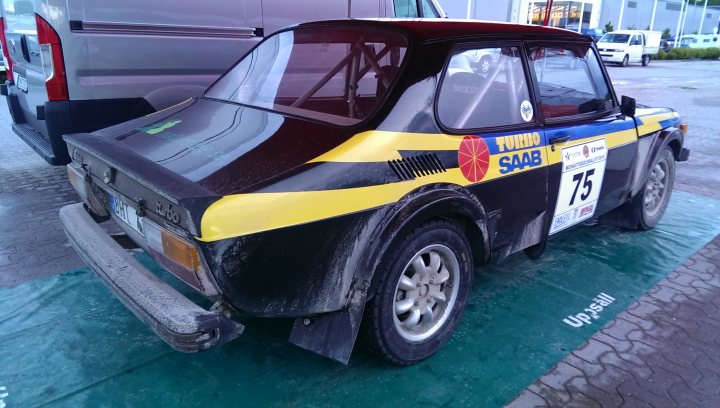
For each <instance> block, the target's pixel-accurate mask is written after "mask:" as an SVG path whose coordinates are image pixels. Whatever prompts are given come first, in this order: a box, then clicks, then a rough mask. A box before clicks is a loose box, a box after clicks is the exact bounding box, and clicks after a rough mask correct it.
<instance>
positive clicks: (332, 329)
mask: <svg viewBox="0 0 720 408" xmlns="http://www.w3.org/2000/svg"><path fill="white" fill-rule="evenodd" d="M366 298H367V295H366V293H365V292H361V291H355V294H354V295H353V298H352V299H351V301H350V304H349V305H348V307H346V308H345V309H342V310H339V311H337V312H333V313H326V314H322V315H318V316H316V317H305V318H303V317H299V318H297V319H295V323H294V324H293V328H292V331H291V332H290V338H289V339H288V341H289V342H290V343H292V344H295V345H296V346H299V347H301V348H304V349H305V350H309V351H312V352H315V353H317V354H320V355H321V356H325V357H328V358H330V359H333V360H335V361H337V362H340V363H342V364H346V365H347V363H348V361H350V355H351V354H352V350H353V346H354V345H355V340H356V339H357V335H358V331H359V330H360V323H361V322H362V315H363V311H364V310H365V300H366Z"/></svg>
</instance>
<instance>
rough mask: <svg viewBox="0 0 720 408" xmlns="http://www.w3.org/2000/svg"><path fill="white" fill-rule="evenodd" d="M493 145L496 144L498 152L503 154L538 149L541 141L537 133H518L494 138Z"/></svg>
mask: <svg viewBox="0 0 720 408" xmlns="http://www.w3.org/2000/svg"><path fill="white" fill-rule="evenodd" d="M495 143H496V144H497V147H498V152H500V153H504V152H512V151H514V150H521V149H529V148H531V147H538V146H540V145H541V144H542V139H541V138H540V133H538V132H532V133H520V134H517V135H510V136H498V137H496V138H495Z"/></svg>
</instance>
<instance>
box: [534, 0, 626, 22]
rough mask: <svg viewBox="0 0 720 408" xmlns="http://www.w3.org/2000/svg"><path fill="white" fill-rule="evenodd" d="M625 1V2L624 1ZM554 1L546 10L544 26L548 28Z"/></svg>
mask: <svg viewBox="0 0 720 408" xmlns="http://www.w3.org/2000/svg"><path fill="white" fill-rule="evenodd" d="M623 1H625V0H623ZM552 5H553V0H548V2H547V8H546V9H545V18H543V25H544V26H547V25H548V23H550V10H552Z"/></svg>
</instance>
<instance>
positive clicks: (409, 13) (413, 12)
mask: <svg viewBox="0 0 720 408" xmlns="http://www.w3.org/2000/svg"><path fill="white" fill-rule="evenodd" d="M394 3H395V17H398V18H404V17H409V18H415V17H419V16H420V14H419V13H418V8H417V1H415V0H394Z"/></svg>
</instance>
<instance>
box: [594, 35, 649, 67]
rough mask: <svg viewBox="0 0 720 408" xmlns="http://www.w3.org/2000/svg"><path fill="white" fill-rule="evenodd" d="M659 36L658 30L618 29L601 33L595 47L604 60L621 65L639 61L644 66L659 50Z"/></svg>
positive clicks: (624, 65)
mask: <svg viewBox="0 0 720 408" xmlns="http://www.w3.org/2000/svg"><path fill="white" fill-rule="evenodd" d="M660 37H662V33H661V32H659V31H642V30H618V31H613V32H610V33H607V34H605V35H603V36H602V38H600V40H599V41H598V42H597V47H598V50H600V55H601V56H602V60H603V61H604V62H613V63H617V64H620V66H623V67H626V66H627V65H628V64H629V63H632V62H639V63H641V64H642V65H643V66H644V67H645V66H647V65H648V64H650V61H651V60H652V56H653V55H655V54H657V53H658V51H659V50H660Z"/></svg>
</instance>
